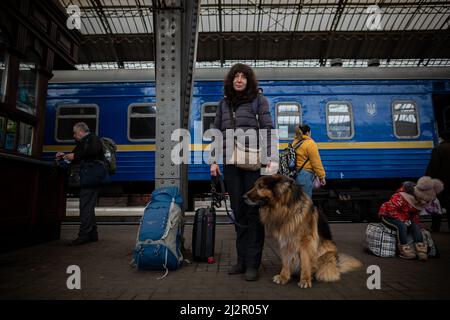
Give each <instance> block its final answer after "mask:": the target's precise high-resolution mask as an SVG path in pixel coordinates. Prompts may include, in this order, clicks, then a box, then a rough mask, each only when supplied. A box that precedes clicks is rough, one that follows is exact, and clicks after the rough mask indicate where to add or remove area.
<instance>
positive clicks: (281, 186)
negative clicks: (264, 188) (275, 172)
mask: <svg viewBox="0 0 450 320" xmlns="http://www.w3.org/2000/svg"><path fill="white" fill-rule="evenodd" d="M293 183H294V180H292V179H286V180H283V181H280V182H279V183H278V185H277V187H276V188H275V189H274V190H275V191H276V196H277V197H282V196H284V195H286V192H287V191H288V190H289V188H291V186H292V184H293Z"/></svg>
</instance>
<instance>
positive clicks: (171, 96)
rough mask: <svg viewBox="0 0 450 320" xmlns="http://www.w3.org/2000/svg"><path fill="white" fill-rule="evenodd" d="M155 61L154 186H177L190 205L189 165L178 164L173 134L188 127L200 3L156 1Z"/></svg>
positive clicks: (177, 0)
mask: <svg viewBox="0 0 450 320" xmlns="http://www.w3.org/2000/svg"><path fill="white" fill-rule="evenodd" d="M153 5H154V26H155V51H156V52H155V61H156V104H157V111H156V152H155V157H156V159H155V164H156V168H155V187H156V188H161V187H167V186H177V187H179V188H180V190H181V192H182V193H183V197H184V199H185V203H187V201H186V200H187V178H188V177H187V165H175V164H174V162H173V161H172V159H171V151H172V149H173V147H174V146H175V145H176V144H177V143H178V141H171V134H172V132H173V131H174V130H176V129H178V128H185V129H187V128H188V118H189V109H190V103H191V97H192V80H193V66H194V63H195V58H196V57H195V52H196V45H197V21H198V14H199V11H200V1H198V0H194V1H182V0H167V1H162V2H160V1H154V2H153Z"/></svg>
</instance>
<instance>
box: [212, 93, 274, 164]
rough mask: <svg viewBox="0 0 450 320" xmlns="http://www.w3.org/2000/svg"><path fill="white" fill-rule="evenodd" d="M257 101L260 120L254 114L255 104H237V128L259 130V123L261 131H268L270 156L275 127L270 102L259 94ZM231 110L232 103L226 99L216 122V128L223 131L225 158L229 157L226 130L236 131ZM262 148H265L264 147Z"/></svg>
mask: <svg viewBox="0 0 450 320" xmlns="http://www.w3.org/2000/svg"><path fill="white" fill-rule="evenodd" d="M256 99H258V107H257V108H256V111H257V113H258V120H257V117H256V114H255V112H254V107H253V102H251V101H250V102H244V103H241V104H237V105H236V106H235V128H236V129H242V130H244V132H245V131H247V130H249V129H254V130H258V122H259V129H267V153H268V154H269V155H270V149H269V147H271V131H270V130H271V129H273V128H274V127H273V122H272V117H271V115H270V109H269V101H267V99H266V98H265V97H264V96H263V95H262V94H259V95H258V97H257V98H256ZM229 108H230V101H229V100H227V99H226V98H224V99H222V100H221V101H220V102H219V105H218V107H217V111H216V118H215V121H214V127H215V128H216V129H219V130H220V131H222V135H223V153H224V157H225V156H228V155H226V151H225V150H226V143H227V142H226V130H227V129H234V127H233V123H232V120H231V115H230V109H229ZM261 147H264V146H263V145H262V146H261ZM273 153H275V152H273ZM270 160H274V159H270ZM277 160H278V159H277Z"/></svg>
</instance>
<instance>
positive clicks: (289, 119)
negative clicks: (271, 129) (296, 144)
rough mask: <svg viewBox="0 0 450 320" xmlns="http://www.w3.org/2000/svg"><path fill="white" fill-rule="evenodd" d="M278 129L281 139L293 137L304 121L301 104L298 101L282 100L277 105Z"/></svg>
mask: <svg viewBox="0 0 450 320" xmlns="http://www.w3.org/2000/svg"><path fill="white" fill-rule="evenodd" d="M276 112H277V129H278V135H279V137H280V139H291V138H294V136H295V128H296V127H297V126H298V125H299V124H301V123H302V120H301V115H302V113H301V106H300V104H298V103H297V102H280V103H278V104H277V107H276Z"/></svg>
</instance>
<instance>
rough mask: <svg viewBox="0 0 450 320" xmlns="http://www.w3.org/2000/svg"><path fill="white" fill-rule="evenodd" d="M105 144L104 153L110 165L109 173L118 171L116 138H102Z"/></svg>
mask: <svg viewBox="0 0 450 320" xmlns="http://www.w3.org/2000/svg"><path fill="white" fill-rule="evenodd" d="M100 140H101V141H102V144H103V153H104V155H105V161H106V163H107V165H108V172H109V174H114V173H115V172H116V152H117V145H116V143H115V142H114V140H112V139H110V138H106V137H102V138H100Z"/></svg>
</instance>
